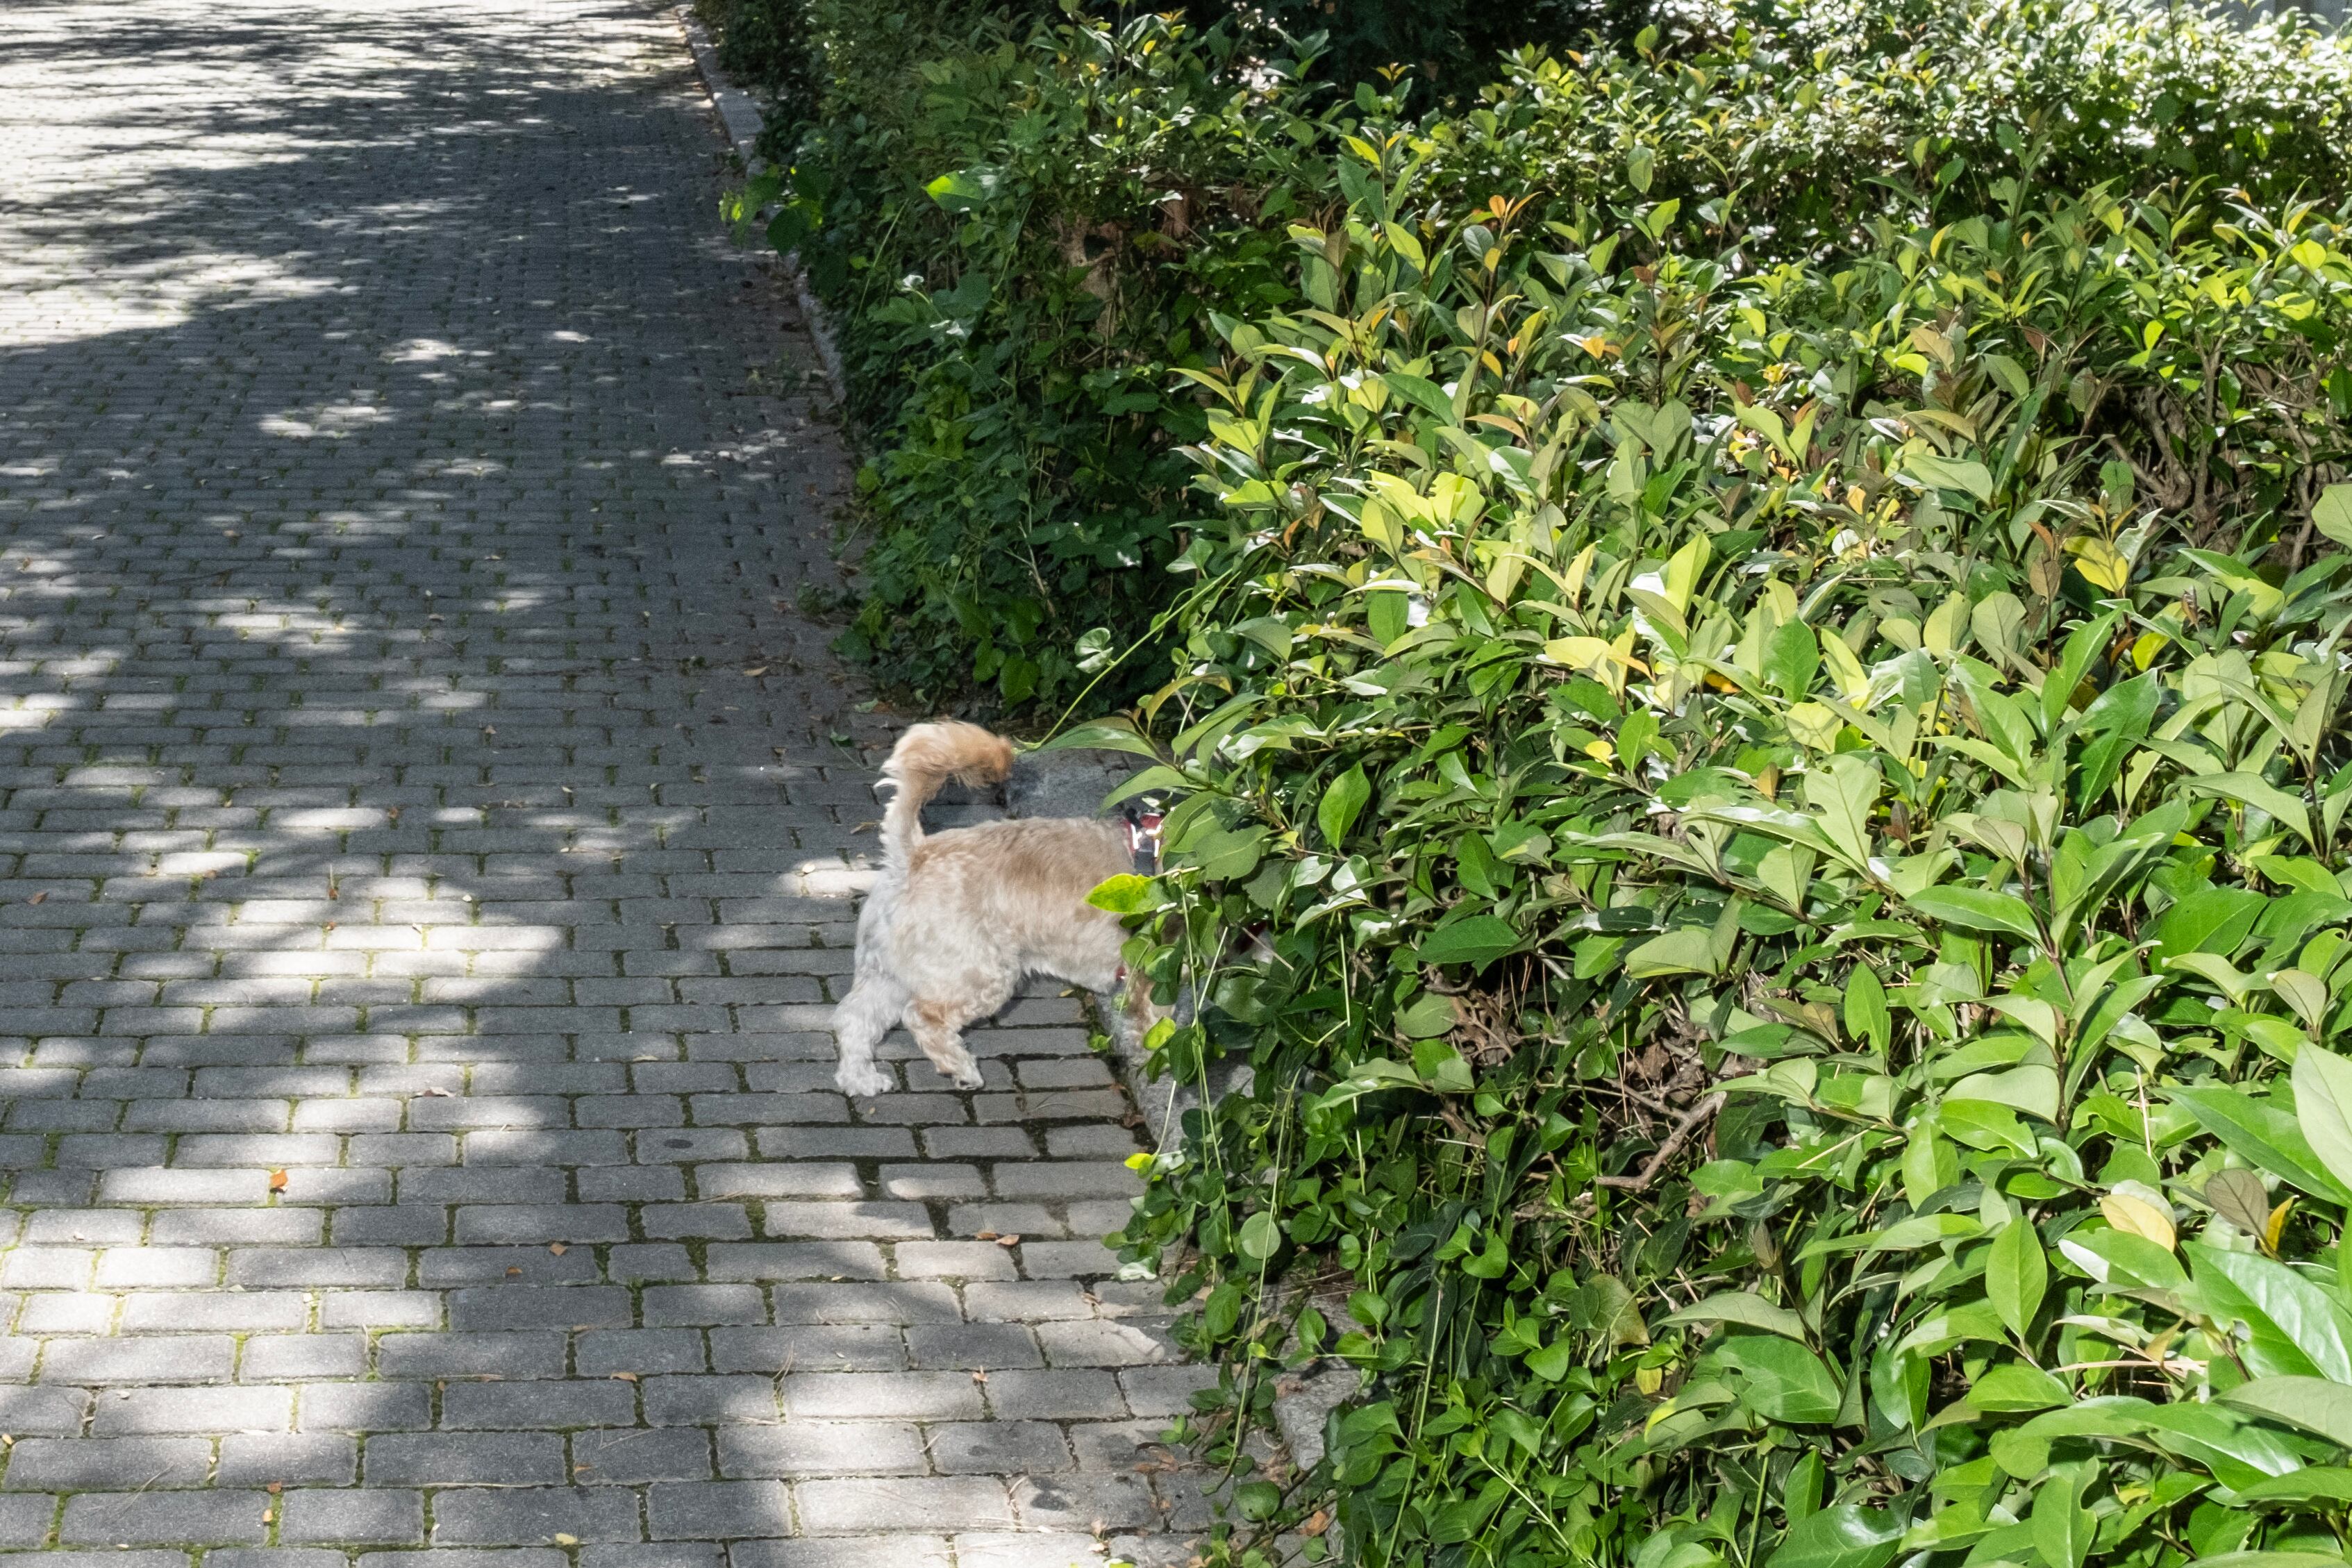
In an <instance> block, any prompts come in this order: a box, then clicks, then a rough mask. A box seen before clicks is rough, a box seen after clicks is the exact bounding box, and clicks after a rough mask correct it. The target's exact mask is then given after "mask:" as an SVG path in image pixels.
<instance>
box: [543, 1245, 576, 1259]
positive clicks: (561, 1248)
mask: <svg viewBox="0 0 2352 1568" xmlns="http://www.w3.org/2000/svg"><path fill="white" fill-rule="evenodd" d="M547 1250H548V1251H550V1252H552V1253H553V1254H555V1256H556V1257H558V1258H561V1257H562V1256H563V1255H564V1254H565V1253H567V1252H569V1251H571V1250H572V1247H571V1245H570V1244H569V1243H567V1242H562V1241H551V1242H549V1243H548V1244H547Z"/></svg>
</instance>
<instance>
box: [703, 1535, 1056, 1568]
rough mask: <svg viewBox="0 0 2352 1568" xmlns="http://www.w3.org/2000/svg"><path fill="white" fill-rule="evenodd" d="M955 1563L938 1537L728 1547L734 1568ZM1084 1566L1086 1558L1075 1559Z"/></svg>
mask: <svg viewBox="0 0 2352 1568" xmlns="http://www.w3.org/2000/svg"><path fill="white" fill-rule="evenodd" d="M954 1561H955V1558H954V1556H953V1555H952V1549H951V1548H950V1545H949V1543H948V1542H947V1540H946V1538H945V1537H942V1536H937V1535H888V1536H882V1535H836V1536H831V1537H825V1538H804V1539H802V1540H799V1541H739V1542H735V1543H734V1544H733V1545H732V1546H730V1547H729V1548H728V1563H729V1564H730V1568H866V1565H867V1564H869V1563H889V1564H890V1568H949V1565H950V1563H953V1562H954ZM1071 1561H1072V1563H1085V1562H1086V1559H1085V1558H1073V1559H1072V1560H1071Z"/></svg>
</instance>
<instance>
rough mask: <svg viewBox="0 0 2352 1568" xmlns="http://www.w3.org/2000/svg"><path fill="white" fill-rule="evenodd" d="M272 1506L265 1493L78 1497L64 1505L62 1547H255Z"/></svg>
mask: <svg viewBox="0 0 2352 1568" xmlns="http://www.w3.org/2000/svg"><path fill="white" fill-rule="evenodd" d="M275 1501H276V1500H275V1499H273V1498H272V1497H271V1496H270V1495H269V1494H268V1492H262V1491H218V1492H138V1491H133V1492H83V1493H81V1494H80V1495H79V1496H78V1497H70V1498H68V1499H67V1500H66V1510H65V1515H64V1518H63V1520H62V1521H61V1522H60V1523H59V1525H58V1541H59V1542H61V1543H63V1544H64V1545H67V1546H178V1547H190V1546H256V1545H259V1544H260V1543H261V1542H264V1541H266V1540H268V1538H269V1526H268V1524H267V1523H265V1522H263V1520H262V1515H263V1514H265V1513H267V1512H268V1510H269V1509H270V1507H271V1505H272V1504H273V1503H274V1502H275Z"/></svg>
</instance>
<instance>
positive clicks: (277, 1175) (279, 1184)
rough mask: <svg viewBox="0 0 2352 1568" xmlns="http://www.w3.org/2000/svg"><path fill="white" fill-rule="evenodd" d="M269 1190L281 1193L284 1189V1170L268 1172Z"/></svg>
mask: <svg viewBox="0 0 2352 1568" xmlns="http://www.w3.org/2000/svg"><path fill="white" fill-rule="evenodd" d="M269 1190H270V1191H271V1192H273V1193H282V1192H284V1191H285V1190H286V1173H285V1172H283V1171H272V1172H270V1173H269Z"/></svg>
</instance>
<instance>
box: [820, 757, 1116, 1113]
mask: <svg viewBox="0 0 2352 1568" xmlns="http://www.w3.org/2000/svg"><path fill="white" fill-rule="evenodd" d="M1014 761H1015V759H1014V752H1013V743H1012V742H1010V741H1007V740H1005V739H1004V738H1003V736H1001V735H994V734H992V733H990V732H989V731H986V730H983V729H982V728H981V727H980V726H979V725H977V724H965V723H958V722H944V723H936V724H918V725H916V726H914V727H913V728H912V729H910V730H908V731H907V732H906V733H905V734H903V735H901V736H899V737H898V744H897V745H896V746H894V747H892V748H891V751H890V757H889V760H888V761H887V762H886V763H883V764H882V773H883V777H884V780H885V781H886V782H887V783H888V784H891V785H893V786H894V789H893V793H892V795H891V796H890V803H889V805H888V806H887V808H886V809H885V810H884V812H883V816H882V878H881V880H880V881H879V882H877V884H876V885H875V888H874V890H873V891H872V892H871V893H869V894H867V895H866V907H865V909H863V910H860V911H859V912H858V917H857V957H856V966H855V978H854V981H853V983H852V984H851V986H850V988H849V994H848V995H846V996H845V997H843V998H842V1000H841V1004H840V1005H839V1006H837V1007H836V1008H835V1009H834V1014H833V1032H834V1037H835V1040H836V1041H837V1042H838V1043H839V1045H840V1049H841V1063H840V1066H839V1067H838V1068H836V1069H835V1073H834V1082H835V1084H836V1085H837V1086H839V1088H840V1089H841V1091H842V1092H843V1093H844V1094H847V1095H852V1096H868V1095H877V1094H882V1093H885V1092H887V1090H888V1089H889V1088H890V1078H889V1075H887V1073H885V1072H884V1071H883V1070H882V1069H881V1068H877V1067H876V1066H875V1064H874V1047H875V1045H876V1044H877V1042H878V1041H880V1039H881V1038H882V1037H883V1036H884V1035H886V1034H887V1033H888V1032H889V1030H890V1026H892V1025H894V1024H898V1023H904V1024H905V1025H906V1026H907V1029H908V1033H910V1034H911V1035H913V1036H914V1037H915V1043H916V1044H917V1045H919V1046H920V1047H922V1050H923V1055H925V1056H926V1057H928V1058H930V1062H931V1065H932V1066H933V1067H935V1068H938V1069H939V1070H940V1073H942V1074H943V1075H945V1076H946V1077H947V1079H949V1080H950V1082H952V1083H953V1084H954V1085H955V1087H956V1088H958V1089H978V1088H979V1087H980V1085H981V1077H980V1068H979V1066H978V1064H977V1063H975V1062H974V1061H973V1060H972V1058H971V1051H970V1050H969V1049H967V1048H966V1047H965V1046H964V1043H963V1031H964V1029H965V1028H966V1027H967V1026H970V1025H971V1024H973V1023H976V1022H978V1021H979V1020H981V1019H982V1018H987V1017H992V1016H994V1015H995V1014H996V1013H997V1011H998V1010H999V1009H1001V1008H1003V1005H1005V1003H1007V1002H1008V1001H1010V1000H1012V997H1013V991H1014V990H1015V989H1016V988H1017V987H1018V986H1019V985H1020V984H1021V982H1022V980H1023V979H1024V978H1025V977H1026V976H1028V975H1031V974H1050V975H1053V976H1054V977H1055V978H1056V979H1059V980H1066V981H1068V982H1069V983H1070V984H1074V985H1078V986H1082V987H1084V988H1085V989H1087V990H1088V991H1091V992H1093V993H1095V994H1097V995H1099V996H1109V995H1111V994H1114V993H1116V992H1117V991H1118V988H1119V986H1120V984H1121V983H1122V982H1123V981H1124V980H1125V979H1126V972H1125V969H1124V967H1123V966H1122V964H1121V963H1120V960H1119V948H1120V945H1121V943H1122V942H1124V941H1125V940H1126V935H1127V933H1126V931H1125V930H1124V929H1123V928H1122V927H1121V925H1120V923H1119V919H1118V916H1117V915H1114V914H1111V913H1109V912H1108V911H1107V910H1098V909H1097V908H1095V907H1094V906H1093V905H1091V904H1089V903H1087V894H1088V893H1090V892H1092V891H1093V890H1094V889H1096V888H1097V886H1099V885H1100V884H1101V883H1103V882H1105V881H1107V880H1108V879H1110V878H1113V877H1116V876H1118V875H1120V874H1121V873H1122V872H1129V871H1134V870H1136V869H1138V868H1139V856H1140V855H1141V854H1143V853H1144V851H1145V850H1146V849H1149V850H1150V853H1151V856H1152V861H1151V862H1149V863H1145V864H1144V866H1143V868H1145V869H1150V865H1151V864H1154V863H1156V858H1157V838H1156V833H1157V819H1156V818H1152V817H1146V816H1142V815H1141V814H1139V813H1129V814H1128V815H1127V816H1124V817H1119V818H1112V819H1108V820H1106V819H1103V818H1100V817H1078V816H1058V817H1024V818H1016V819H1011V820H1003V821H995V822H982V823H977V824H974V825H973V826H969V827H959V828H952V829H950V830H948V831H946V832H941V833H936V834H929V835H926V834H925V832H924V831H923V822H922V811H923V806H924V805H925V804H926V803H927V802H929V800H930V799H931V797H932V796H933V795H937V794H938V793H939V792H940V789H941V788H942V787H944V786H945V785H946V784H948V782H949V781H950V780H954V781H956V782H957V783H960V784H964V785H965V786H966V787H968V788H972V789H979V788H985V787H991V786H999V785H1003V784H1005V783H1006V781H1007V780H1008V779H1011V778H1012V777H1013V773H1014ZM1095 798H1096V799H1097V801H1098V800H1099V799H1100V796H1099V795H1097V796H1096V797H1095ZM1129 1010H1130V1011H1131V1012H1134V1013H1136V1014H1137V1015H1138V1018H1140V1016H1141V1015H1142V1014H1143V1013H1145V1012H1148V1011H1150V987H1149V986H1147V985H1142V984H1137V985H1134V986H1130V987H1129Z"/></svg>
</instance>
